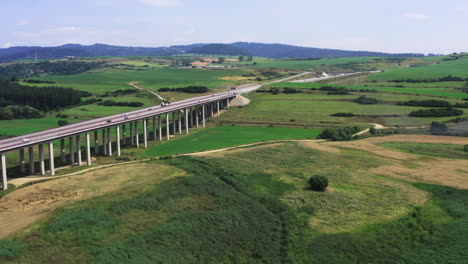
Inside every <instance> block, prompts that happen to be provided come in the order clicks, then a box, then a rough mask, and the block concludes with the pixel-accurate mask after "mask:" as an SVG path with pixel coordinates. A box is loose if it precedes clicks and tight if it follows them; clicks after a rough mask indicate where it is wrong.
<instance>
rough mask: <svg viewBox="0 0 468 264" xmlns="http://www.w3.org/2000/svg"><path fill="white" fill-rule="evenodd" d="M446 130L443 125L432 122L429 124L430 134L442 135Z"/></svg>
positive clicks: (445, 126)
mask: <svg viewBox="0 0 468 264" xmlns="http://www.w3.org/2000/svg"><path fill="white" fill-rule="evenodd" d="M447 130H448V127H447V125H446V124H445V123H442V122H439V121H434V122H432V123H431V132H434V133H443V132H446V131H447Z"/></svg>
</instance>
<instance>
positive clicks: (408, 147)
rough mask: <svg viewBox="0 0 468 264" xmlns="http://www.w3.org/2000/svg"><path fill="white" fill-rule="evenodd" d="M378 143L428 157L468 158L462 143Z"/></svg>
mask: <svg viewBox="0 0 468 264" xmlns="http://www.w3.org/2000/svg"><path fill="white" fill-rule="evenodd" d="M467 143H468V140H467ZM380 145H381V146H383V147H386V148H391V149H395V150H399V151H402V152H405V153H411V154H418V155H424V156H430V157H442V158H448V159H468V152H467V151H464V150H463V147H464V146H463V145H455V144H429V143H409V142H386V143H382V144H380ZM467 145H468V144H467Z"/></svg>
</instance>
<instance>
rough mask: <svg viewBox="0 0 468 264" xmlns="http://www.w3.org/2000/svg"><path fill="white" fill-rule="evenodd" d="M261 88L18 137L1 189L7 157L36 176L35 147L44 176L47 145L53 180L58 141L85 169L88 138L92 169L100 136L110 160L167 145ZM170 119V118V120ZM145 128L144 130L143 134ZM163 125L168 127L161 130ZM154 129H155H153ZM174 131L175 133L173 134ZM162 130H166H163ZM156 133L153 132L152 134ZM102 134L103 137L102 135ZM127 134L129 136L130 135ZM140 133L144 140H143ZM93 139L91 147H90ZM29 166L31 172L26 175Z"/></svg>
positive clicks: (1, 145) (2, 153)
mask: <svg viewBox="0 0 468 264" xmlns="http://www.w3.org/2000/svg"><path fill="white" fill-rule="evenodd" d="M309 73H310V72H304V73H301V74H298V75H295V76H290V77H287V78H284V79H281V80H276V81H272V82H269V83H266V84H264V85H268V84H272V83H277V82H284V81H288V80H291V79H295V78H298V77H301V76H303V75H307V74H309ZM262 86H263V85H261V84H247V85H243V86H240V87H238V88H237V89H236V90H234V91H228V92H222V93H216V94H210V95H204V96H199V97H194V98H190V99H185V100H181V101H177V102H173V103H171V104H170V105H166V106H162V105H157V106H153V107H149V108H144V109H139V110H135V111H131V112H128V113H122V114H115V115H111V116H106V117H100V118H96V119H93V120H89V121H84V122H79V123H75V124H71V125H67V126H63V127H58V128H53V129H48V130H44V131H40V132H36V133H31V134H26V135H21V136H16V137H13V138H8V139H3V140H0V165H1V175H2V183H3V184H2V185H3V190H7V188H8V178H7V166H6V165H7V162H6V153H7V152H11V151H16V150H18V151H19V169H20V172H21V173H22V174H23V175H26V174H30V175H34V174H36V166H35V160H34V147H36V146H37V148H38V151H39V173H40V174H41V175H46V162H45V155H44V145H46V148H47V149H48V163H49V166H48V167H49V168H48V171H49V174H50V175H55V156H54V141H60V164H62V165H64V164H66V163H67V162H69V164H71V165H77V166H81V165H82V163H83V159H82V158H83V153H82V149H83V146H82V142H81V139H82V135H84V139H85V140H84V141H85V142H84V152H85V155H84V156H85V161H86V164H87V165H88V166H90V165H91V162H92V160H91V155H92V151H91V143H93V145H94V146H93V152H94V154H95V155H98V154H99V149H100V147H99V140H98V139H99V136H101V138H102V140H101V144H102V148H101V150H102V152H103V153H102V154H104V155H107V156H112V155H113V154H114V152H113V148H115V151H116V154H117V156H120V154H121V146H122V145H131V146H136V147H140V143H142V144H143V146H144V147H145V148H146V147H147V146H148V139H149V138H153V139H154V140H163V138H166V140H169V139H170V135H171V133H172V134H182V133H183V131H184V130H185V133H187V134H188V133H189V128H192V127H197V128H198V127H199V126H202V127H205V123H206V119H207V118H210V117H214V116H215V115H217V116H218V117H219V111H220V110H221V109H223V108H229V102H230V100H232V99H233V98H235V97H236V96H237V95H238V94H241V93H249V92H252V91H254V90H257V89H259V88H261V87H262ZM171 117H172V118H171ZM141 123H143V126H142V127H143V131H139V128H140V126H141V125H139V124H141ZM163 123H164V124H165V127H164V126H163ZM150 124H152V126H150ZM171 127H172V129H171ZM163 128H164V129H163ZM114 130H115V138H116V139H115V144H113V142H112V138H111V135H112V134H111V133H112V131H114ZM151 130H152V131H151ZM99 132H100V133H99ZM127 132H128V134H127ZM141 132H143V133H142V137H140V135H141ZM91 136H93V137H92V139H93V142H91ZM66 140H68V141H69V144H68V147H69V150H68V152H69V160H68V161H67V159H66V149H65V141H66ZM26 149H27V150H28V164H26V160H25V152H26V151H25V150H26ZM26 165H28V171H27V170H26Z"/></svg>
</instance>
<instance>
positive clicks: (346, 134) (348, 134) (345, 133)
mask: <svg viewBox="0 0 468 264" xmlns="http://www.w3.org/2000/svg"><path fill="white" fill-rule="evenodd" d="M357 132H359V127H357V126H354V127H339V128H326V129H324V130H323V131H322V133H321V134H320V135H319V136H318V138H319V139H331V140H333V141H341V140H351V139H352V137H353V135H354V134H356V133H357Z"/></svg>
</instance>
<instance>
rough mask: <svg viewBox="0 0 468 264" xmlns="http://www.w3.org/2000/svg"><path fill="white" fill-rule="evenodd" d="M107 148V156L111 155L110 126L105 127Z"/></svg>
mask: <svg viewBox="0 0 468 264" xmlns="http://www.w3.org/2000/svg"><path fill="white" fill-rule="evenodd" d="M107 148H108V154H109V157H112V135H111V128H110V127H108V128H107Z"/></svg>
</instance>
